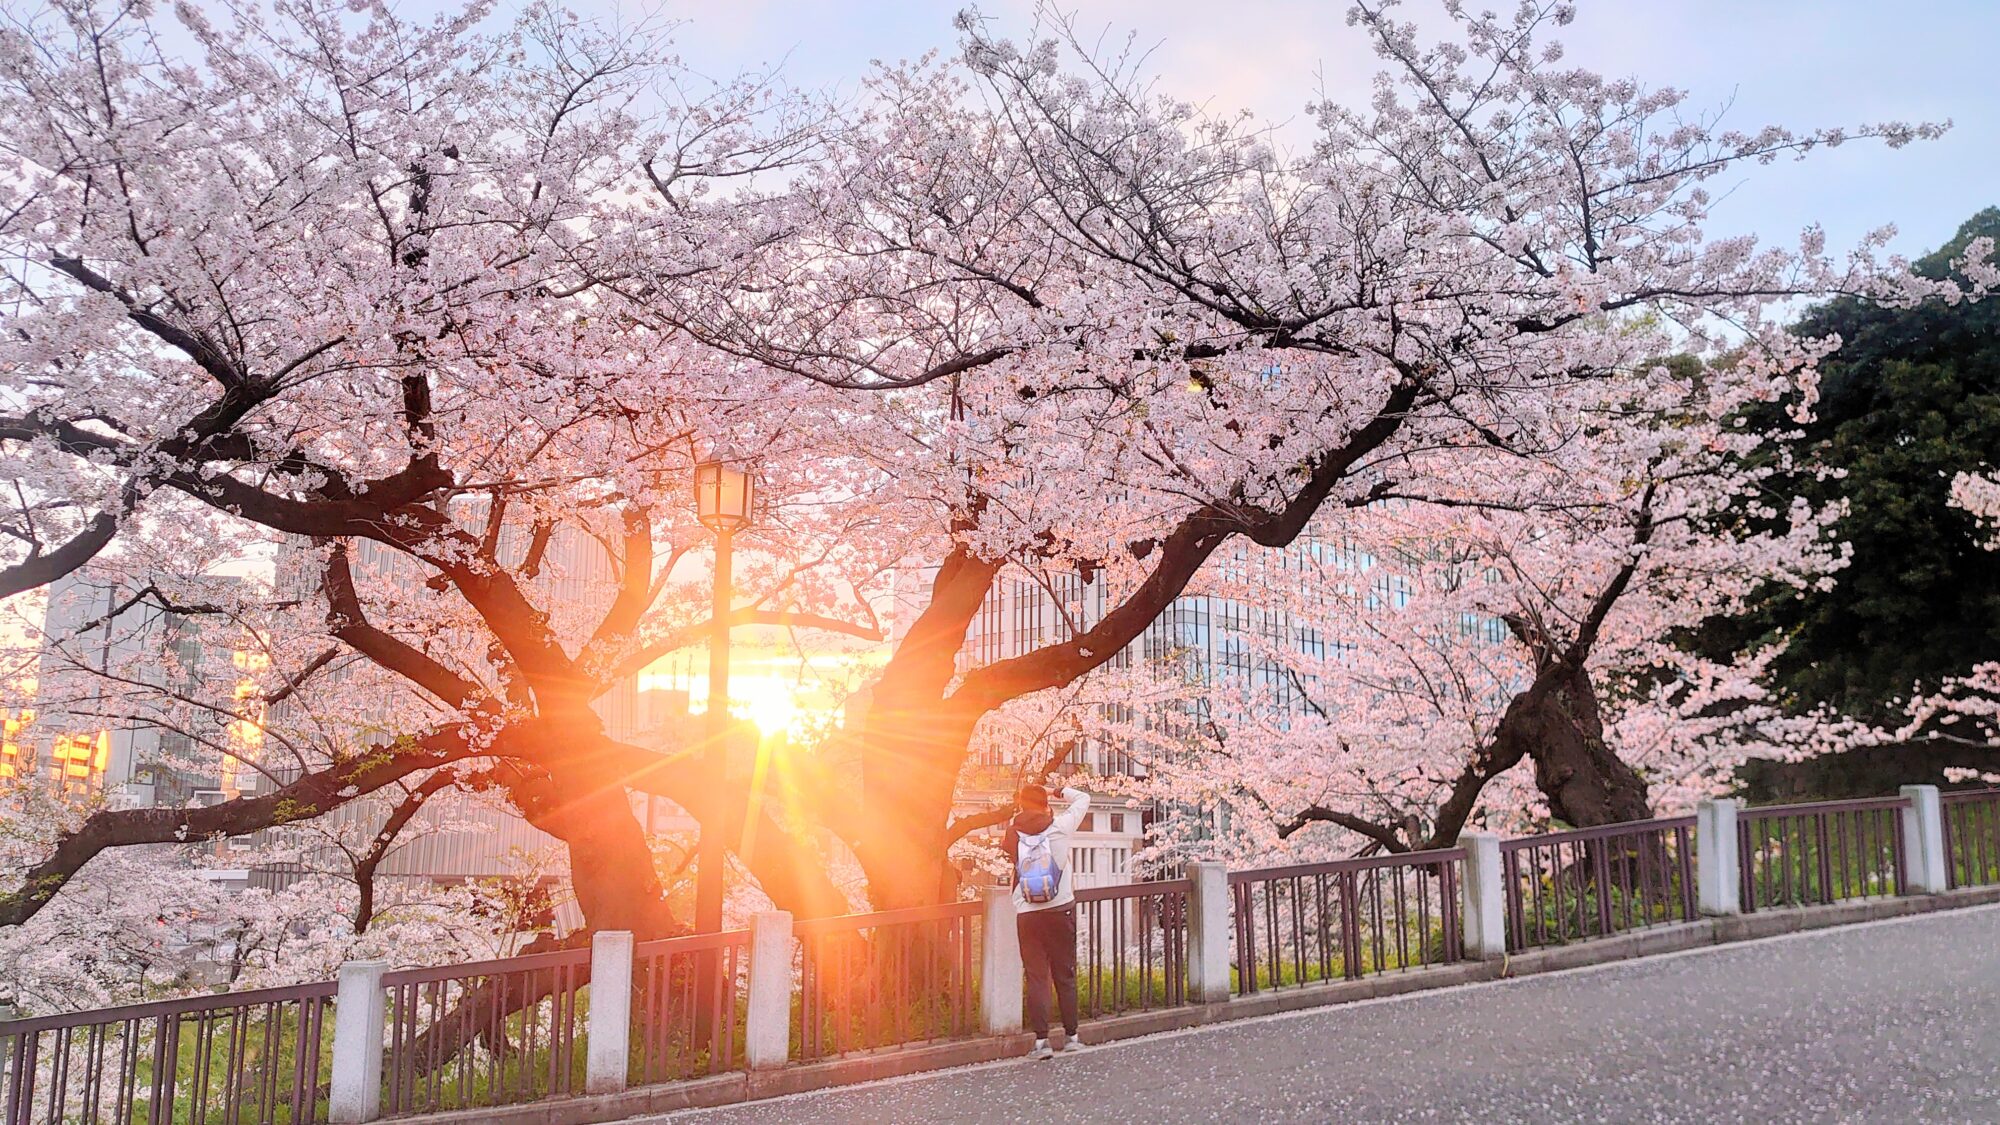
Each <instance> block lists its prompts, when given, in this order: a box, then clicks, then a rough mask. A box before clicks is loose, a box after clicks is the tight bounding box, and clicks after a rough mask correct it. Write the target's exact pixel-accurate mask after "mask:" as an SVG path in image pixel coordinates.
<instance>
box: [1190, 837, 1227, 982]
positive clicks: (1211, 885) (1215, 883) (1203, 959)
mask: <svg viewBox="0 0 2000 1125" xmlns="http://www.w3.org/2000/svg"><path fill="white" fill-rule="evenodd" d="M1188 879H1189V880H1190V881H1191V882H1192V883H1193V888H1192V889H1191V890H1190V891H1188V919H1187V933H1188V939H1187V972H1188V982H1187V987H1188V999H1190V1000H1192V1001H1194V1002H1195V1003H1197V1004H1215V1003H1220V1002H1221V1001H1224V1000H1227V999H1229V927H1230V908H1231V903H1230V894H1229V871H1228V869H1226V868H1224V867H1223V866H1222V865H1221V864H1219V863H1190V864H1188Z"/></svg>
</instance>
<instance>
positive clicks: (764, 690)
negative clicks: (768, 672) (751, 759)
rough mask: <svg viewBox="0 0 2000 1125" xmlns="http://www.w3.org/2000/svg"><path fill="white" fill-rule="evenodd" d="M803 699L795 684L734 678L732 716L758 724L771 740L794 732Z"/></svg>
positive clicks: (730, 710)
mask: <svg viewBox="0 0 2000 1125" xmlns="http://www.w3.org/2000/svg"><path fill="white" fill-rule="evenodd" d="M799 710H800V708H799V700H798V695H797V694H796V693H795V692H794V690H793V688H792V685H791V684H789V683H787V682H785V681H783V680H778V679H773V678H771V677H769V676H741V677H732V679H731V682H730V685H729V713H730V714H732V715H735V716H736V717H737V718H740V719H748V720H750V721H751V722H753V723H755V724H757V729H758V730H760V731H762V732H763V733H764V736H765V737H767V738H770V737H775V736H777V735H781V734H785V733H787V732H789V731H791V729H792V727H793V725H794V724H795V723H797V722H798V719H799Z"/></svg>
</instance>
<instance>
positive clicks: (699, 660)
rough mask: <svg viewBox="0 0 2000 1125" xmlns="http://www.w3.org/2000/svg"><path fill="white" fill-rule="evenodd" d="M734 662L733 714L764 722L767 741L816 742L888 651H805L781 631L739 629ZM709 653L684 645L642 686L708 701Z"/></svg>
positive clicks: (693, 705) (698, 708)
mask: <svg viewBox="0 0 2000 1125" xmlns="http://www.w3.org/2000/svg"><path fill="white" fill-rule="evenodd" d="M736 636H737V639H736V643H735V644H734V645H732V646H731V651H730V661H729V713H730V714H731V715H734V716H735V717H737V718H739V719H747V720H749V721H750V722H752V723H754V724H756V726H757V729H758V731H759V732H761V733H762V734H763V736H764V738H765V739H766V740H773V739H790V740H791V741H792V742H794V743H810V742H814V741H816V740H817V739H818V738H819V737H820V736H821V735H822V734H824V733H825V732H826V731H827V729H828V728H829V727H833V726H836V725H838V724H839V722H840V719H841V711H842V708H843V706H844V705H845V703H846V700H847V696H848V693H849V691H850V690H852V683H853V678H854V677H855V675H856V674H857V673H858V672H860V671H861V670H862V669H864V668H867V667H869V666H876V665H879V664H880V662H881V661H882V660H884V659H886V652H885V651H884V650H883V649H881V648H879V647H877V646H873V645H867V644H863V645H851V644H837V645H829V646H825V647H822V648H818V649H816V650H813V651H810V652H809V653H808V654H804V655H802V654H801V653H800V652H799V651H798V649H797V648H796V647H794V646H793V645H792V644H791V642H789V641H788V640H787V639H786V638H785V636H784V634H783V633H782V632H781V631H780V630H776V629H760V628H746V629H739V630H738V631H737V635H736ZM707 669H708V656H707V653H706V652H705V651H703V650H702V649H699V648H696V649H691V650H683V651H682V652H681V653H678V654H676V655H675V656H672V657H669V658H666V659H663V660H661V661H659V662H658V663H656V664H654V665H653V666H652V667H650V668H648V669H647V670H646V671H645V672H643V673H641V674H640V676H639V689H640V690H641V691H644V690H647V689H653V688H659V689H667V690H674V691H685V692H687V693H688V703H689V710H690V712H691V713H693V714H696V715H699V714H702V713H703V712H704V711H706V710H707V707H708V672H707Z"/></svg>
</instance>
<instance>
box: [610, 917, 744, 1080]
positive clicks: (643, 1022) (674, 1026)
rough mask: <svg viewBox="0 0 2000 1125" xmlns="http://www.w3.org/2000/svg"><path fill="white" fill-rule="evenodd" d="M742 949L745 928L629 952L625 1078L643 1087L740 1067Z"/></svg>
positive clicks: (646, 945) (650, 943)
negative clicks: (629, 1022)
mask: <svg viewBox="0 0 2000 1125" xmlns="http://www.w3.org/2000/svg"><path fill="white" fill-rule="evenodd" d="M749 952H750V931H748V930H727V931H724V932H722V933H719V934H697V935H695V936H692V937H677V938H665V939H662V940H659V941H643V942H640V943H638V945H636V946H634V947H633V951H632V1031H631V1035H632V1051H631V1063H630V1074H629V1076H628V1081H630V1082H633V1083H636V1084H638V1085H641V1086H647V1085H652V1084H654V1083H658V1082H678V1081H682V1080H684V1079H688V1078H701V1077H704V1076H707V1075H711V1074H723V1073H726V1072H728V1071H732V1070H741V1069H743V1008H744V1004H745V1002H746V1001H745V991H746V989H747V988H748V986H749V977H750V958H749Z"/></svg>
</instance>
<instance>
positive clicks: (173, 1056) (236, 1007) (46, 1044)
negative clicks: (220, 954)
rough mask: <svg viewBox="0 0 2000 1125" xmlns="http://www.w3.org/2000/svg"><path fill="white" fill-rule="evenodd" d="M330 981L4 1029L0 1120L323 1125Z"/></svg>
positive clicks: (0, 1032)
mask: <svg viewBox="0 0 2000 1125" xmlns="http://www.w3.org/2000/svg"><path fill="white" fill-rule="evenodd" d="M333 993H334V986H333V983H332V982H331V981H327V982H322V983H318V984H299V985H291V986H289V987H285V988H260V989H255V990H251V991H245V992H233V993H223V994H220V995H215V996H190V997H187V998H185V999H180V1000H158V1001H154V1002H152V1003H147V1004H131V1005H127V1006H125V1007H120V1008H102V1009H98V1010H96V1011H90V1012H74V1013H67V1014H63V1015H50V1016H36V1017H32V1018H29V1019H23V1020H10V1021H6V1022H0V1120H4V1121H5V1122H6V1125H29V1122H41V1121H46V1122H72V1121H76V1122H99V1121H106V1122H120V1123H124V1122H133V1121H139V1122H148V1123H153V1122H169V1121H228V1122H243V1123H246V1125H247V1123H250V1122H256V1123H258V1125H278V1123H281V1122H282V1123H286V1125H292V1123H303V1122H314V1121H324V1120H325V1119H326V1093H325V1089H324V1082H325V1078H326V1075H327V1073H328V1064H329V1058H330V1053H331V1030H332V1021H331V1020H330V1019H328V1018H327V1016H328V1013H329V1011H330V1010H331V1007H332V1004H333Z"/></svg>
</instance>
